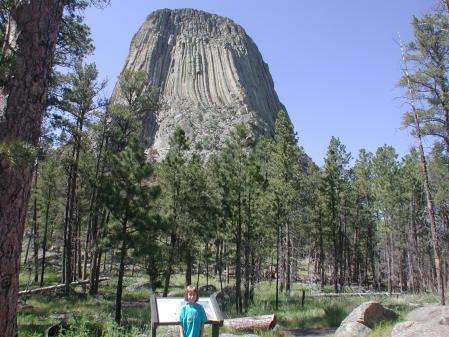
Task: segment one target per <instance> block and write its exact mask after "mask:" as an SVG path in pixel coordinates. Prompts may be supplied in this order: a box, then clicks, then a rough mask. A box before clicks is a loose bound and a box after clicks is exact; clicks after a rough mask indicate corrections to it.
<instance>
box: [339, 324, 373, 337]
mask: <svg viewBox="0 0 449 337" xmlns="http://www.w3.org/2000/svg"><path fill="white" fill-rule="evenodd" d="M370 332H371V329H370V328H368V327H367V326H366V325H364V324H362V323H359V322H346V323H345V324H343V323H342V324H341V325H340V327H339V328H338V330H337V331H336V332H335V337H362V336H368V334H369V333H370Z"/></svg>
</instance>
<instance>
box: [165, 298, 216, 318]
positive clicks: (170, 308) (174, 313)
mask: <svg viewBox="0 0 449 337" xmlns="http://www.w3.org/2000/svg"><path fill="white" fill-rule="evenodd" d="M185 303H186V301H185V300H184V299H183V298H156V307H157V314H158V323H159V324H164V325H165V324H177V323H178V319H179V310H180V309H181V307H182V306H183V305H184V304H185ZM197 303H198V304H200V305H201V306H202V307H203V308H204V311H205V312H206V316H207V320H208V321H209V322H219V321H220V319H219V314H218V313H217V312H216V309H215V306H214V305H213V304H212V301H211V298H209V297H200V298H199V299H198V302H197Z"/></svg>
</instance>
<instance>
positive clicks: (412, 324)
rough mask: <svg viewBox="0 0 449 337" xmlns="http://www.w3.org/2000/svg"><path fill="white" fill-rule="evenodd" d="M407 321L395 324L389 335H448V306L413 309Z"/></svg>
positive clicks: (404, 336) (418, 336) (431, 336)
mask: <svg viewBox="0 0 449 337" xmlns="http://www.w3.org/2000/svg"><path fill="white" fill-rule="evenodd" d="M406 319H407V321H405V322H401V323H398V324H396V325H395V327H394V328H393V331H392V332H391V337H422V336H425V337H447V336H449V307H446V306H439V305H434V306H426V307H422V308H418V309H415V310H413V311H412V312H410V313H409V314H408V315H407V318H406Z"/></svg>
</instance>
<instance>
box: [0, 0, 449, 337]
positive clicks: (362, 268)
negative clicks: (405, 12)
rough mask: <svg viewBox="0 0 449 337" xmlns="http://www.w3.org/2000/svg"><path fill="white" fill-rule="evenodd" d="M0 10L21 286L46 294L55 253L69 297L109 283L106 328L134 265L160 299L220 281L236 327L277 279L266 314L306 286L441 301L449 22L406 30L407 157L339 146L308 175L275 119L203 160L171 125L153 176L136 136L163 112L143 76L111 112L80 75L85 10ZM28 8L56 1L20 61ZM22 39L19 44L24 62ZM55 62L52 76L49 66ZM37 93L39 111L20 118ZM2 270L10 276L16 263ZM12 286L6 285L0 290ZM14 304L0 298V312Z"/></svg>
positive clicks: (132, 76)
mask: <svg viewBox="0 0 449 337" xmlns="http://www.w3.org/2000/svg"><path fill="white" fill-rule="evenodd" d="M0 3H1V7H0V12H1V16H0V28H1V35H0V41H1V45H2V54H1V60H0V69H1V75H0V76H1V78H0V85H1V91H0V94H1V95H2V96H3V97H6V96H5V95H9V100H8V102H7V104H6V105H5V106H3V105H4V102H5V101H4V100H2V101H1V102H2V109H3V111H5V112H3V113H2V115H0V117H1V119H0V141H1V144H0V146H1V147H0V161H1V171H0V207H2V210H1V212H0V217H1V220H0V226H2V227H1V228H0V240H4V237H7V235H6V233H8V232H7V229H8V228H10V227H11V226H12V225H13V226H16V227H17V228H18V229H19V230H18V237H17V238H16V239H15V241H14V242H15V244H16V245H18V247H15V248H14V249H13V250H11V251H9V252H8V254H9V255H10V256H12V257H11V258H13V257H16V258H17V259H18V260H17V261H19V260H20V269H21V270H25V271H27V272H28V274H29V275H30V276H29V280H28V285H29V287H38V286H45V273H46V266H47V265H48V261H49V258H50V256H51V258H52V259H56V261H55V260H53V263H56V265H57V266H58V268H59V269H58V270H59V271H60V273H59V277H60V283H63V284H65V285H66V288H65V291H66V292H67V293H70V291H71V289H70V283H71V282H73V281H76V280H85V279H89V280H90V283H89V294H90V295H96V294H97V292H98V287H99V278H100V276H101V275H113V276H117V285H116V308H115V320H116V321H117V322H120V321H121V296H122V289H123V277H124V275H125V274H127V273H131V270H135V269H138V270H141V271H145V273H146V274H147V275H148V278H149V280H150V282H151V284H152V286H153V288H154V289H156V288H157V287H159V288H160V289H161V291H162V293H163V295H164V296H167V295H168V291H169V286H170V282H171V277H172V275H173V274H174V273H181V274H183V275H184V277H185V283H186V284H194V283H195V275H198V274H199V273H201V274H204V275H207V277H212V276H215V277H217V278H219V280H220V284H221V287H225V286H227V285H228V284H229V277H230V275H232V276H233V277H235V286H236V289H235V294H236V302H235V310H236V312H238V313H242V312H244V311H245V310H246V309H247V308H248V304H249V303H250V301H251V300H252V298H253V290H254V286H255V284H256V283H257V282H259V281H261V280H266V279H271V277H273V276H274V277H275V281H274V282H275V283H276V304H277V303H278V300H279V294H280V293H285V294H287V295H288V294H289V292H290V290H291V285H292V282H294V281H297V280H299V278H300V277H299V275H300V274H301V275H303V276H301V281H304V282H312V283H316V284H319V285H320V286H321V288H323V289H324V287H325V286H326V285H330V286H332V287H333V289H334V291H335V292H342V291H345V289H346V288H347V287H353V286H360V287H364V288H366V289H373V290H374V289H375V290H382V291H388V292H391V293H392V292H405V291H408V292H413V293H419V292H430V291H433V292H435V293H438V292H440V293H441V292H442V291H443V290H444V289H447V286H448V282H449V259H448V256H449V203H448V200H449V78H448V70H447V69H448V67H449V15H448V12H447V11H445V10H437V11H435V12H434V13H431V14H427V15H425V16H423V17H421V18H418V17H415V18H413V22H412V24H413V29H414V33H415V36H414V39H413V41H411V42H410V43H408V44H406V45H404V46H403V61H404V69H405V71H404V76H403V78H402V79H398V80H400V85H401V86H402V87H403V89H404V101H405V102H406V103H408V104H407V105H406V107H407V109H408V111H407V112H406V113H405V114H404V127H406V128H408V130H409V131H410V132H411V133H412V134H413V135H414V136H415V137H416V139H417V143H416V147H415V148H412V149H410V151H409V153H408V154H406V155H405V156H403V157H402V158H401V157H399V156H398V154H397V153H396V150H395V148H394V147H393V146H391V145H384V146H382V147H379V148H378V149H377V150H376V151H375V152H369V151H367V150H365V149H362V150H360V152H359V153H358V154H351V153H349V152H348V151H347V150H346V147H345V145H344V144H343V143H342V142H341V140H340V139H338V138H336V137H333V138H332V139H331V140H330V142H329V146H328V149H327V153H326V157H325V160H324V165H323V167H318V166H317V165H315V164H314V163H313V162H312V161H311V160H310V159H309V158H308V157H307V155H306V154H305V153H304V150H303V149H302V147H301V145H300V144H301V139H300V137H299V140H298V137H297V135H296V134H295V132H294V130H293V125H292V123H291V122H290V120H289V118H288V116H287V114H286V113H285V112H284V111H279V113H278V117H277V120H276V124H275V127H274V130H273V132H272V134H271V135H270V136H267V137H259V138H256V137H255V136H254V135H253V134H252V133H251V130H249V129H247V128H246V127H245V125H238V126H236V127H235V128H234V130H233V132H232V134H231V135H230V136H229V138H228V139H227V141H226V142H225V144H224V146H223V148H222V149H220V150H219V151H218V150H217V151H215V152H214V153H212V154H211V155H210V156H209V157H208V158H203V157H201V156H199V155H198V154H196V153H195V148H194V147H193V146H192V144H191V143H190V140H189V139H188V137H187V136H186V134H185V133H184V131H183V130H182V129H180V128H178V129H177V130H176V131H175V133H174V134H173V135H172V137H171V141H170V150H169V152H168V154H167V156H166V157H165V159H164V160H162V161H161V162H156V161H155V160H153V158H152V154H151V153H148V152H145V148H144V142H143V140H142V134H143V121H144V120H145V119H146V116H147V115H148V114H152V113H154V111H156V110H157V104H156V100H157V92H158V88H153V87H150V86H148V85H147V82H146V74H145V73H141V72H137V73H130V72H127V73H123V74H122V75H121V77H120V79H119V85H118V87H119V91H120V94H121V97H122V98H123V99H122V100H120V102H119V103H117V102H113V101H108V100H106V99H104V97H103V95H104V94H103V89H104V88H105V85H106V84H105V82H103V81H102V80H101V75H100V74H98V71H97V69H96V66H95V64H89V63H87V62H86V61H85V59H86V57H87V56H88V55H89V53H91V52H92V50H93V45H92V40H91V37H90V32H89V28H88V27H87V26H86V25H85V24H84V23H83V18H82V12H81V11H82V10H83V9H84V8H86V7H87V6H88V5H89V4H91V3H90V2H89V1H69V2H63V1H61V2H58V1H30V2H29V3H30V4H16V5H15V6H14V5H11V3H13V2H11V1H1V2H0ZM36 3H46V4H47V5H48V3H54V4H52V6H53V7H52V8H51V11H50V12H49V13H50V14H48V13H47V14H48V15H50V16H51V15H54V16H55V17H51V18H47V19H48V20H50V21H52V24H51V25H50V26H49V27H47V28H46V29H47V30H46V31H44V32H41V34H42V36H41V38H44V37H45V36H46V35H45V34H50V33H51V34H50V35H51V36H53V35H54V33H57V36H53V40H54V41H53V42H52V43H53V46H47V47H48V48H49V49H48V50H44V51H42V53H35V55H34V54H33V56H30V55H27V54H26V53H25V52H24V54H23V55H19V56H16V55H15V54H14V51H13V50H10V49H9V48H10V44H9V42H10V40H8V39H10V38H11V37H10V36H8V33H9V32H10V31H9V29H10V28H9V24H10V20H11V18H15V19H16V22H17V24H18V25H20V24H24V23H23V20H24V19H23V17H21V15H24V14H23V12H24V11H31V10H33V8H29V6H37V4H36ZM93 3H95V4H97V5H98V3H97V2H95V1H94V2H93ZM11 6H12V7H11ZM27 6H28V7H27ZM48 6H50V5H48ZM58 6H59V7H58ZM55 18H56V19H55ZM48 20H47V21H46V22H48ZM39 24H40V23H39V22H37V23H36V25H37V26H39ZM52 25H53V26H52ZM41 27H42V25H41ZM52 29H53V30H52ZM24 34H25V35H26V34H27V32H26V30H24V31H23V32H22V36H24ZM30 34H31V33H30ZM31 35H32V34H31ZM31 35H30V36H31ZM25 38H26V36H25V37H24V39H25ZM28 38H29V39H32V38H33V37H28ZM34 38H36V36H34ZM38 38H39V37H38ZM20 43H21V42H20V41H19V42H18V44H17V48H25V47H23V46H22V45H21V44H20ZM36 43H37V42H36ZM400 52H401V51H400V49H399V48H398V59H399V58H400V57H401V54H400ZM49 54H54V55H55V56H54V62H53V64H47V63H46V62H48V60H47V59H46V57H48V55H49ZM27 57H28V58H31V59H33V58H39V59H38V60H36V62H41V63H40V64H41V65H42V66H43V67H44V66H46V67H47V70H48V74H47V75H46V76H47V77H45V78H44V79H43V81H44V82H45V83H44V82H42V83H41V85H42V87H41V90H40V91H39V92H34V93H32V94H29V93H27V92H25V91H26V90H25V89H24V90H23V92H18V91H17V90H15V86H17V85H18V84H17V83H16V82H17V81H18V80H19V79H18V78H19V77H18V76H19V75H20V74H22V73H23V71H25V70H24V69H20V67H21V66H23V67H32V65H31V64H28V63H26V62H25V61H23V62H25V63H23V62H22V59H23V58H27ZM50 58H51V57H50ZM14 59H15V61H14ZM27 71H28V70H27ZM34 90H37V89H36V88H35V89H34ZM20 95H22V96H20ZM26 95H31V96H26ZM33 95H34V96H33ZM39 95H40V96H39ZM42 95H44V96H46V98H45V99H42ZM38 96H39V97H40V100H39V102H40V103H39V104H40V105H39V106H37V107H36V106H34V108H33V109H30V110H28V111H25V110H23V109H26V106H25V107H23V106H21V107H20V109H19V108H18V107H17V106H14V104H19V103H15V102H22V100H23V99H24V97H32V98H31V99H34V100H38V98H36V97H38ZM27 114H33V115H32V116H31V117H29V116H28V117H27ZM29 120H31V121H32V122H33V123H34V124H33V125H32V126H30V124H29ZM41 121H42V123H41ZM41 126H42V127H41ZM423 139H424V140H425V141H426V142H427V143H426V144H428V145H427V148H426V151H425V153H424V151H423V147H422V140H423ZM429 144H430V145H429ZM17 191H22V192H20V196H19V197H16V194H17V193H18V192H17ZM13 196H14V198H15V199H14V198H13ZM11 202H13V203H14V205H13V206H11V205H10V203H11ZM11 207H14V210H13V211H8V210H10V209H12V208H11ZM20 207H22V208H20ZM8 217H15V218H14V219H15V220H14V221H12V220H11V218H9V219H8ZM22 222H23V224H24V227H23V224H22ZM11 224H12V225H11ZM21 230H22V231H23V239H22V234H21ZM2 249H6V248H3V244H0V255H1V256H2V259H4V255H5V251H2ZM8 249H9V248H8ZM18 256H21V257H20V259H19V257H18ZM8 261H9V260H8ZM0 264H4V265H5V266H6V265H7V264H6V263H5V261H3V260H0ZM13 264H14V263H13ZM5 268H6V267H5ZM8 270H15V272H16V273H17V270H16V269H14V266H12V267H11V269H8ZM300 271H301V273H300ZM3 275H9V274H8V272H7V271H6V269H4V270H2V277H3ZM11 275H12V276H11V280H12V281H11V282H12V283H14V282H17V277H18V276H17V275H16V274H13V273H12V274H11ZM304 275H306V276H304ZM4 280H6V278H4ZM8 280H9V281H8V282H6V281H5V282H6V283H5V282H3V280H2V282H3V283H2V287H4V288H5V289H8V290H7V291H10V290H9V289H10V288H12V287H13V285H11V284H12V283H11V282H10V279H8ZM2 291H3V290H2ZM11 291H12V290H11ZM15 291H16V292H17V289H16V290H15ZM0 293H2V292H0ZM4 293H5V292H4ZM8 294H9V293H8ZM11 294H12V293H11ZM2 296H3V295H2ZM10 296H12V295H7V297H5V296H4V298H2V299H1V300H0V311H2V310H3V309H2V308H1V306H2V304H4V303H6V302H8V301H10V300H11V297H10ZM5 298H7V300H5ZM14 299H17V294H16V293H15V297H14V296H13V300H14ZM11 308H15V307H11ZM11 310H12V309H11ZM14 310H15V309H14ZM9 314H10V313H6V314H3V316H2V315H0V317H6V315H9ZM8 317H10V316H8ZM4 322H7V320H5V321H4ZM2 324H3V323H0V327H2V326H3V325H2ZM5 324H6V323H5ZM5 326H6V325H5ZM11 336H12V335H11Z"/></svg>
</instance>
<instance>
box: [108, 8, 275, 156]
mask: <svg viewBox="0 0 449 337" xmlns="http://www.w3.org/2000/svg"><path fill="white" fill-rule="evenodd" d="M124 69H128V70H134V71H137V70H143V71H145V72H147V73H148V76H149V83H150V84H151V85H153V86H156V87H159V88H160V95H159V102H160V105H161V108H160V109H159V111H157V112H156V113H155V114H153V115H151V116H150V117H149V118H148V119H147V120H146V130H145V133H146V134H145V138H146V140H147V145H148V146H149V147H151V148H152V149H153V150H156V152H157V155H156V156H157V157H158V158H159V159H160V158H161V157H164V155H165V154H166V152H167V151H168V143H169V138H170V136H171V134H172V133H173V131H174V130H175V128H176V127H177V126H180V127H181V128H183V129H184V131H186V134H187V135H188V137H189V138H190V140H191V143H192V147H193V148H195V149H196V150H198V151H199V152H201V153H203V154H204V155H206V156H207V154H208V153H210V152H211V151H213V150H215V149H219V148H220V147H221V146H222V144H223V142H224V140H225V139H226V137H227V136H228V135H229V133H230V131H231V129H232V128H233V126H234V125H236V124H239V123H244V124H246V125H247V126H248V127H249V129H250V130H251V131H252V132H253V133H254V134H265V133H270V132H271V131H272V130H273V126H274V122H275V119H276V116H277V112H278V111H279V110H280V109H284V107H283V105H282V104H281V103H280V102H279V99H278V96H277V94H276V92H275V90H274V85H273V80H272V78H271V75H270V72H269V69H268V66H267V64H266V63H265V62H264V61H263V59H262V56H261V54H260V52H259V50H258V49H257V47H256V45H255V43H254V42H253V41H252V40H251V38H250V37H249V36H248V35H247V34H246V33H245V30H244V29H243V28H242V27H241V26H239V25H237V24H235V23H234V22H233V21H231V20H230V19H228V18H224V17H220V16H218V15H214V14H209V13H206V12H203V11H198V10H193V9H179V10H169V9H162V10H159V11H156V12H154V13H152V14H151V15H150V16H148V17H147V19H146V21H145V22H144V24H143V25H142V26H141V28H140V29H139V31H138V32H137V34H136V35H135V36H134V38H133V40H132V42H131V47H130V52H129V56H128V58H127V60H126V64H125V67H124ZM119 97H120V93H119V90H118V87H116V89H115V90H114V94H113V100H114V99H119ZM151 152H153V153H154V151H151Z"/></svg>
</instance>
